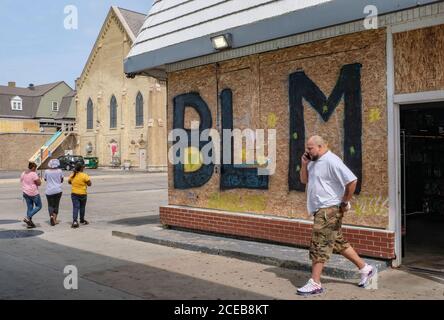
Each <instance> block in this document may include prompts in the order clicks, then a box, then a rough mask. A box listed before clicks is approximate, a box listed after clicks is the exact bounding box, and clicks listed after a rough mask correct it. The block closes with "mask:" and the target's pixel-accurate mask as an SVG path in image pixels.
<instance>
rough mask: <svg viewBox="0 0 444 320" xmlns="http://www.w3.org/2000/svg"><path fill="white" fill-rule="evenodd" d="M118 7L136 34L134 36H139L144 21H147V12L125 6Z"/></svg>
mask: <svg viewBox="0 0 444 320" xmlns="http://www.w3.org/2000/svg"><path fill="white" fill-rule="evenodd" d="M118 9H119V11H120V13H121V14H122V16H123V18H124V19H125V21H126V23H127V24H128V26H129V27H130V29H131V31H132V33H133V35H134V38H135V37H137V35H138V34H139V31H140V29H141V28H142V26H143V23H144V22H145V19H146V14H143V13H140V12H135V11H131V10H128V9H123V8H118Z"/></svg>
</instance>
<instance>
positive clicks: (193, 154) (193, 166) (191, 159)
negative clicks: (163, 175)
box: [184, 147, 203, 173]
mask: <svg viewBox="0 0 444 320" xmlns="http://www.w3.org/2000/svg"><path fill="white" fill-rule="evenodd" d="M184 152H185V156H184V171H185V172H187V173H190V172H196V171H197V170H199V169H200V168H201V167H202V164H203V156H202V153H201V152H200V151H199V149H197V148H196V147H189V148H185V150H184Z"/></svg>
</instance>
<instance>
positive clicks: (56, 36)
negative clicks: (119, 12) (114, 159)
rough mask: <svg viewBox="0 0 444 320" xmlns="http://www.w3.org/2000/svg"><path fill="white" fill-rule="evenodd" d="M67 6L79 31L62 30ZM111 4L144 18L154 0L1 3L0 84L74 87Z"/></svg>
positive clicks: (23, 0)
mask: <svg viewBox="0 0 444 320" xmlns="http://www.w3.org/2000/svg"><path fill="white" fill-rule="evenodd" d="M67 5H74V6H76V8H77V10H78V29H77V30H66V29H65V27H64V21H65V18H66V16H67V15H66V14H65V13H64V9H65V7H66V6H67ZM112 5H115V6H119V7H121V8H125V9H129V10H134V11H138V12H142V13H145V14H146V13H148V10H149V9H150V7H151V5H152V0H56V1H54V0H39V1H32V0H1V1H0V85H7V83H8V81H15V82H17V86H22V87H26V86H27V85H28V84H29V83H34V84H35V85H39V84H44V83H50V82H56V81H65V82H66V83H68V84H69V85H70V86H71V87H72V88H74V81H75V79H76V78H77V77H78V76H79V75H80V73H81V72H82V70H83V67H84V65H85V62H86V60H87V58H88V56H89V54H90V52H91V49H92V47H93V45H94V42H95V40H96V38H97V35H98V33H99V31H100V28H101V27H102V24H103V22H104V19H105V18H106V15H107V14H108V11H109V8H110V7H111V6H112Z"/></svg>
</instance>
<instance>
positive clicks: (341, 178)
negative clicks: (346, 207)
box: [307, 151, 358, 215]
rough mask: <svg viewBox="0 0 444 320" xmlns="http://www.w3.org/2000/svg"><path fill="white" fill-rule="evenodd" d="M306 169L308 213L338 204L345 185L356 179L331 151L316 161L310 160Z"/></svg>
mask: <svg viewBox="0 0 444 320" xmlns="http://www.w3.org/2000/svg"><path fill="white" fill-rule="evenodd" d="M307 170H308V185H307V209H308V212H309V214H310V215H313V214H314V213H315V212H316V211H318V210H319V209H322V208H328V207H332V206H336V205H339V204H340V203H341V202H342V198H343V196H344V193H345V186H346V185H347V184H349V183H350V182H353V181H355V180H357V179H358V178H357V177H356V176H355V175H354V174H353V172H351V170H350V169H349V168H347V166H346V165H345V164H344V162H342V160H341V159H340V158H339V157H338V156H337V155H335V154H334V153H333V152H331V151H327V153H325V154H324V155H323V156H322V157H320V158H319V159H318V160H317V161H310V162H309V163H308V167H307Z"/></svg>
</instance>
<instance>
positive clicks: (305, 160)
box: [301, 152, 310, 166]
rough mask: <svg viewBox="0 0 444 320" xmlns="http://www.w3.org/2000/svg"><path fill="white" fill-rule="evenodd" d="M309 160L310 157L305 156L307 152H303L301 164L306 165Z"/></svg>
mask: <svg viewBox="0 0 444 320" xmlns="http://www.w3.org/2000/svg"><path fill="white" fill-rule="evenodd" d="M309 162H310V159H309V158H308V157H307V153H306V152H305V153H304V154H303V155H302V158H301V163H302V165H304V166H306V165H308V163H309Z"/></svg>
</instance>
